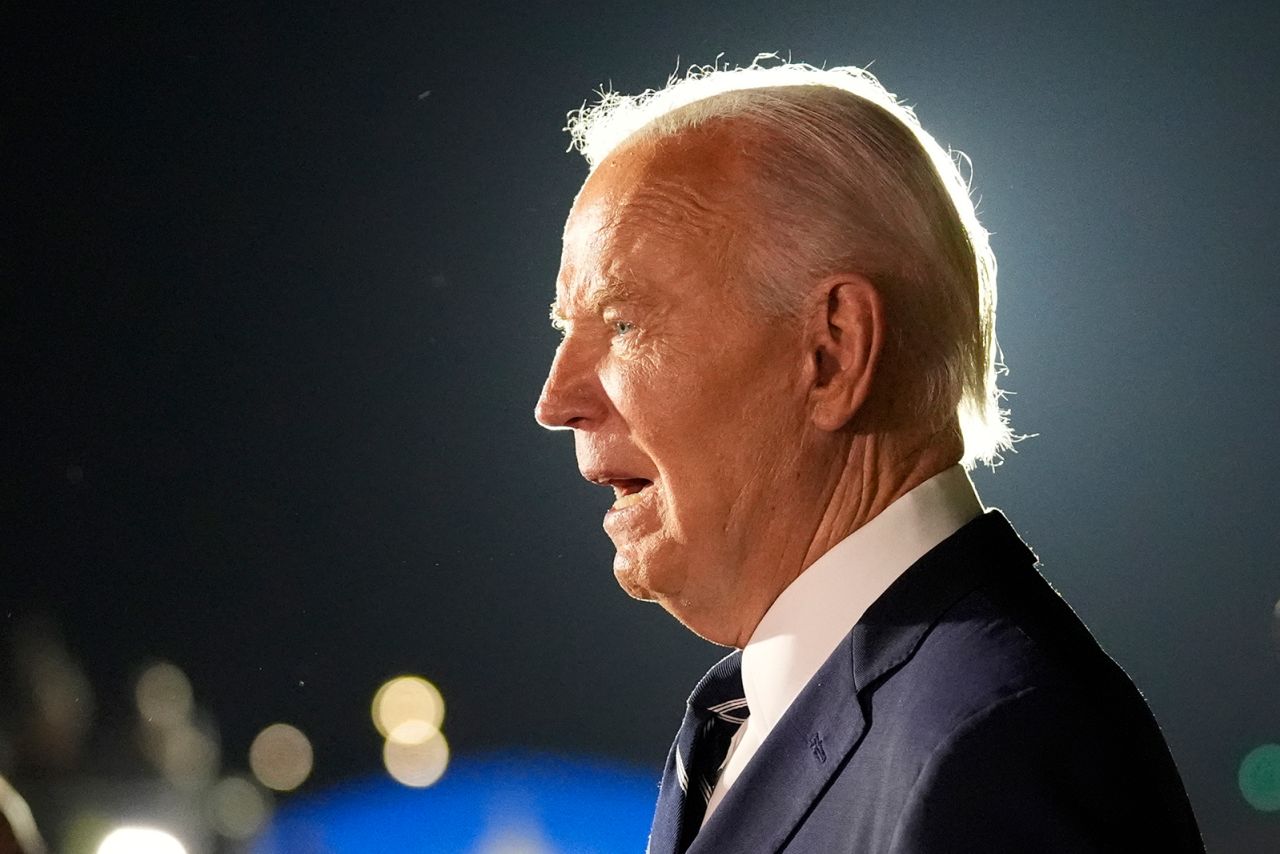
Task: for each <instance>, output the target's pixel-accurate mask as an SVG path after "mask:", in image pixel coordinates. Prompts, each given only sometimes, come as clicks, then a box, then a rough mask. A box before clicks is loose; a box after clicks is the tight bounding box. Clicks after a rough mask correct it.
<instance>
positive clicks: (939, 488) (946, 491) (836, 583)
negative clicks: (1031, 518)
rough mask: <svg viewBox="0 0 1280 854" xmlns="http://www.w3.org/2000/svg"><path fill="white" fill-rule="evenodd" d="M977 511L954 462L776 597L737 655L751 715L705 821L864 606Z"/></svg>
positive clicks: (740, 731) (970, 486) (971, 492)
mask: <svg viewBox="0 0 1280 854" xmlns="http://www.w3.org/2000/svg"><path fill="white" fill-rule="evenodd" d="M982 511H983V507H982V502H981V501H979V500H978V494H977V492H975V491H974V488H973V484H972V483H970V481H969V476H968V475H967V474H966V473H965V470H964V469H963V468H961V467H960V466H958V465H957V466H952V467H951V468H949V469H947V470H946V471H943V472H940V473H939V474H937V475H934V476H933V477H931V478H929V479H928V480H926V481H925V482H924V483H922V484H920V485H919V486H917V487H916V488H915V489H912V490H911V491H910V492H908V493H907V494H906V495H903V496H902V497H901V498H899V499H898V500H897V501H895V502H893V503H892V504H890V505H889V506H888V507H886V508H885V509H884V510H883V511H882V512H881V513H880V515H878V516H876V517H875V518H873V519H872V520H871V521H870V522H868V523H867V524H865V525H863V526H862V527H861V528H859V529H858V530H856V531H854V532H853V533H852V534H850V535H849V536H847V537H845V538H844V539H843V540H841V541H840V542H838V543H836V545H835V546H834V547H833V548H832V549H831V550H830V551H828V552H827V553H826V554H824V555H822V557H820V558H818V559H817V560H816V561H814V563H813V564H812V565H811V566H809V568H808V569H806V570H805V571H804V572H802V573H800V575H799V577H798V578H796V580H795V581H793V582H791V584H790V586H788V587H787V589H786V590H783V591H782V593H781V594H780V595H779V596H778V598H777V599H775V600H774V602H773V604H772V605H771V606H769V610H768V611H766V612H765V615H764V617H763V618H762V619H761V620H760V624H759V625H758V626H756V630H755V631H754V632H753V633H752V635H751V639H750V640H749V641H747V645H746V646H745V647H744V648H743V650H742V686H743V688H744V689H745V691H746V695H747V708H748V709H750V712H751V713H750V715H749V716H748V717H747V721H746V723H744V724H743V725H742V726H741V727H739V728H738V731H737V732H736V733H735V734H734V737H733V741H732V742H731V743H730V745H729V753H728V756H727V757H726V759H725V764H724V766H723V769H724V770H723V771H722V772H721V774H720V779H719V780H718V781H717V782H716V787H715V790H714V791H713V792H712V793H711V800H710V801H709V802H708V804H707V812H706V815H705V816H704V817H703V822H704V823H705V822H706V820H707V819H708V818H710V817H711V813H712V812H714V811H715V809H716V807H717V806H718V805H719V804H720V801H721V800H722V799H723V798H724V795H725V793H726V792H727V791H729V788H730V787H731V786H733V784H734V781H736V780H737V779H738V777H739V775H741V774H742V769H743V768H745V767H746V765H747V763H748V762H750V761H751V757H752V756H754V755H755V753H756V750H758V749H759V747H760V745H761V744H762V743H763V742H764V740H765V738H766V737H768V735H769V733H770V732H771V731H772V730H773V728H774V727H775V726H776V725H777V723H778V721H779V720H781V719H782V716H783V714H784V713H785V712H786V711H787V709H788V708H790V706H791V703H792V702H793V701H794V700H795V698H796V697H797V696H798V695H799V694H800V691H801V690H802V689H803V688H804V686H805V685H807V684H808V682H809V680H810V679H812V678H813V676H814V674H815V673H817V672H818V668H820V667H821V666H822V664H823V662H825V661H826V660H827V659H828V658H830V656H831V653H833V652H834V651H835V649H836V646H837V645H839V643H840V641H841V640H842V639H843V638H844V637H845V635H847V634H849V631H850V630H851V629H852V628H853V626H854V625H855V624H856V623H857V622H858V620H860V619H862V615H863V614H864V613H866V610H867V608H869V607H870V606H871V603H872V602H875V601H876V599H878V598H880V594H882V593H884V591H885V590H886V589H888V587H889V585H890V584H892V583H893V582H894V581H895V580H896V579H897V578H898V576H899V575H901V574H902V573H903V572H905V571H906V570H907V569H908V568H909V567H910V566H911V565H912V564H913V563H915V562H916V561H917V560H919V559H920V558H921V557H923V556H924V555H925V553H926V552H928V551H929V550H931V549H932V548H933V547H934V546H936V545H938V543H940V542H942V541H943V540H945V539H946V538H947V537H949V536H951V535H952V534H954V533H955V532H956V531H958V530H960V529H961V528H962V527H964V526H965V524H967V523H968V522H970V521H972V520H973V519H974V518H975V517H977V516H979V515H981V514H982Z"/></svg>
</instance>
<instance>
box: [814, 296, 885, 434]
mask: <svg viewBox="0 0 1280 854" xmlns="http://www.w3.org/2000/svg"><path fill="white" fill-rule="evenodd" d="M815 297H816V299H815V302H814V309H815V310H814V314H813V316H812V317H811V318H810V319H811V321H812V323H811V325H810V330H811V332H810V350H809V352H810V358H811V359H812V370H813V381H812V385H811V387H810V403H811V412H812V418H813V422H814V425H815V426H817V427H818V428H819V429H821V430H826V431H829V432H834V431H836V430H840V429H842V428H844V427H845V426H846V425H847V424H848V423H849V422H850V421H852V420H853V419H854V417H855V416H856V415H857V414H858V413H859V412H860V411H861V410H863V409H864V408H865V407H866V405H867V401H868V398H869V397H870V395H871V389H872V384H873V381H874V379H875V374H876V368H877V366H878V364H879V360H880V351H881V349H882V346H883V341H884V311H883V303H882V300H881V297H880V292H879V290H878V289H877V288H876V286H875V285H873V284H872V283H871V282H870V281H869V280H867V279H866V277H864V276H860V275H856V274H839V275H835V276H830V277H828V278H827V279H825V280H824V281H823V282H822V283H821V285H820V286H819V288H818V289H817V292H816V294H815Z"/></svg>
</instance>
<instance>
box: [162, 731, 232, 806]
mask: <svg viewBox="0 0 1280 854" xmlns="http://www.w3.org/2000/svg"><path fill="white" fill-rule="evenodd" d="M158 752H159V762H158V765H159V767H160V772H161V773H162V774H164V777H165V779H166V780H168V781H169V782H170V783H173V784H174V785H175V786H177V787H178V788H180V789H186V790H188V791H195V790H199V789H203V788H204V787H205V786H207V785H208V784H209V783H211V782H212V781H213V778H214V777H215V776H217V773H218V766H219V765H220V764H221V758H222V756H221V750H220V748H219V747H218V743H217V742H216V741H215V740H214V738H213V737H212V736H211V735H210V734H208V733H205V732H202V731H201V730H200V729H199V728H198V727H196V726H193V725H192V724H182V725H180V726H176V727H172V728H170V729H167V730H165V732H164V736H163V738H162V739H161V740H160V744H159V751H158Z"/></svg>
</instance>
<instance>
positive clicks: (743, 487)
mask: <svg viewBox="0 0 1280 854" xmlns="http://www.w3.org/2000/svg"><path fill="white" fill-rule="evenodd" d="M727 150H731V149H729V148H727V147H726V146H724V145H723V144H721V145H712V144H708V140H707V139H706V137H705V136H704V137H701V138H699V139H694V140H689V139H687V138H677V139H675V140H667V141H665V142H663V143H661V144H660V145H659V146H657V147H654V146H652V145H633V146H630V147H627V148H624V149H622V150H620V151H618V152H615V153H614V154H612V155H611V156H610V157H609V158H608V159H607V160H606V161H605V162H604V163H603V164H601V165H600V167H599V168H598V169H596V171H595V172H594V173H593V174H592V176H591V177H590V179H589V180H588V181H587V183H586V185H585V186H584V187H583V189H582V192H581V193H580V194H579V196H578V199H577V201H576V203H575V204H574V207H573V210H572V212H571V213H570V215H569V220H568V222H567V224H566V226H565V235H564V253H563V257H562V261H561V267H560V273H559V277H558V279H557V284H556V303H555V313H556V314H557V315H558V316H559V318H560V319H561V323H562V324H563V331H564V340H563V341H562V342H561V344H560V347H559V349H558V350H557V352H556V357H555V360H554V362H553V363H552V366H551V372H550V375H549V376H548V377H547V381H546V385H545V386H544V388H543V390H542V396H541V399H540V400H539V401H538V408H537V417H538V420H539V422H541V423H542V424H543V426H546V427H549V428H569V429H572V430H573V431H574V440H575V449H576V451H577V458H578V467H579V469H580V471H581V472H582V474H583V476H584V477H586V478H588V479H589V480H592V481H596V482H599V483H602V484H607V485H608V486H611V487H612V488H613V490H614V492H615V494H616V496H617V498H616V501H615V503H614V504H613V506H612V508H611V509H610V510H609V511H608V513H607V514H606V516H605V519H604V528H605V531H606V532H607V533H608V535H609V537H610V539H612V541H613V543H614V546H615V547H616V549H617V555H616V557H615V559H614V573H615V575H616V576H617V578H618V581H619V583H620V584H621V585H622V586H623V588H624V589H626V590H627V591H628V592H629V593H630V594H631V595H633V596H635V597H637V598H644V599H656V600H657V601H659V602H660V603H661V604H662V605H663V606H664V607H666V608H667V610H669V611H671V612H672V613H673V614H674V615H675V616H676V617H677V618H679V619H680V620H681V621H682V622H684V623H685V624H686V625H688V626H690V628H692V629H694V631H697V632H698V633H699V634H702V635H703V636H704V637H708V638H710V639H712V640H717V641H719V642H722V643H736V642H739V641H745V638H743V637H740V636H739V634H740V629H739V627H738V626H736V625H730V623H732V622H733V619H734V615H735V614H736V613H737V611H739V610H741V608H742V605H741V600H742V598H743V596H744V595H745V592H746V591H747V590H748V589H749V587H750V584H751V582H752V580H753V576H754V575H758V574H759V572H760V571H761V570H760V569H759V567H758V564H759V563H760V561H767V560H768V559H769V556H770V555H772V554H774V553H775V552H776V550H777V548H778V547H779V544H778V543H777V542H775V541H774V540H776V538H777V537H778V536H779V528H780V526H779V524H778V522H779V519H780V518H781V517H785V516H786V512H787V509H788V508H787V507H786V504H787V500H788V485H789V484H788V482H794V481H795V480H796V479H797V477H798V471H797V468H796V461H797V459H798V456H797V455H798V453H799V450H800V448H799V445H800V444H801V434H802V433H803V431H804V425H803V423H802V422H803V417H802V412H803V392H802V390H801V389H800V388H799V383H797V382H796V378H797V377H798V376H799V374H800V367H801V364H802V362H803V353H802V348H801V346H800V343H799V336H798V335H797V334H796V331H795V330H794V328H792V327H791V326H790V325H788V324H785V323H779V322H776V321H769V320H767V319H766V318H764V317H763V316H762V315H761V314H760V313H759V312H758V311H756V310H754V309H753V307H752V303H751V302H750V299H749V298H748V297H747V296H746V293H747V292H748V291H747V289H748V288H749V287H750V284H751V283H749V282H745V281H743V280H742V278H741V268H740V265H738V264H737V263H736V257H737V256H738V255H739V254H740V249H739V247H741V246H742V245H743V243H744V241H746V240H747V239H749V237H748V234H747V232H746V231H745V230H744V228H743V222H744V217H745V216H746V212H747V211H748V210H749V206H748V203H749V195H748V192H747V190H746V186H748V185H747V183H746V175H745V171H744V170H745V167H744V166H743V165H741V164H740V163H738V162H735V161H734V160H732V159H731V158H730V156H728V155H726V154H725V153H724V152H726V151H727ZM794 533H795V532H792V534H794ZM810 533H812V532H810ZM764 571H765V572H767V570H764ZM767 604H768V603H765V606H767ZM758 616H759V614H756V615H755V617H756V618H758ZM752 625H754V623H752Z"/></svg>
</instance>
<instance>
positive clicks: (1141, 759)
mask: <svg viewBox="0 0 1280 854" xmlns="http://www.w3.org/2000/svg"><path fill="white" fill-rule="evenodd" d="M1035 562H1036V557H1035V555H1033V554H1032V553H1031V551H1030V549H1028V548H1027V547H1026V546H1025V545H1024V544H1023V543H1022V541H1021V540H1020V539H1019V538H1018V535H1017V534H1016V533H1015V532H1014V530H1013V528H1012V527H1011V526H1010V525H1009V523H1008V522H1007V521H1006V520H1005V518H1004V516H1002V515H1001V514H1000V513H999V512H997V511H989V512H987V513H986V514H985V515H983V516H980V517H979V518H977V519H975V520H974V521H972V522H970V523H969V524H968V525H966V526H965V527H963V528H961V529H960V530H959V531H958V532H957V533H955V534H954V535H952V536H951V537H949V538H948V539H946V540H945V541H943V542H942V543H940V544H939V545H938V546H937V547H936V548H934V549H933V550H932V551H930V552H929V553H928V554H926V555H925V556H924V557H923V558H921V559H920V560H919V561H917V562H916V563H915V564H914V565H912V566H911V568H910V569H908V570H907V571H906V573H904V574H903V575H902V576H901V577H900V578H899V579H898V580H897V581H896V582H894V584H893V585H892V586H891V587H890V588H889V589H888V590H887V591H886V592H885V593H884V594H883V595H882V596H881V597H880V598H879V599H878V600H876V602H875V603H874V604H873V605H872V606H871V608H870V609H868V610H867V612H866V613H865V614H864V615H863V617H862V619H860V620H859V621H858V623H857V625H856V626H855V627H854V629H853V631H852V632H851V633H850V634H849V635H848V636H847V637H846V638H845V640H844V641H843V642H842V643H841V645H840V646H839V647H838V648H837V649H836V651H835V653H834V654H832V656H831V657H830V658H829V659H828V660H827V662H826V663H825V664H824V665H823V666H822V668H821V669H820V670H819V671H818V673H817V675H816V676H815V677H814V678H813V680H812V681H811V682H810V683H809V684H808V685H807V686H806V687H805V689H804V691H803V692H802V693H801V694H800V696H799V697H798V698H797V699H796V701H795V703H794V704H793V705H792V706H791V708H790V709H789V710H788V711H787V713H786V714H785V715H784V716H783V718H782V720H781V721H780V722H779V723H778V726H777V727H776V728H775V729H774V730H773V731H772V732H771V733H770V734H769V736H768V738H767V739H765V742H764V743H763V744H762V745H761V747H760V749H759V750H758V751H757V753H756V754H755V756H754V757H753V758H752V759H751V761H750V762H749V763H748V764H747V766H746V768H745V769H744V770H743V772H742V774H741V776H739V777H738V779H737V781H736V782H735V783H734V785H733V788H731V789H730V790H729V792H728V793H727V795H726V796H725V798H724V800H723V801H722V802H721V803H720V805H719V806H718V808H717V809H716V811H715V813H713V814H712V816H711V818H710V819H708V821H707V823H706V825H705V826H704V827H703V828H702V830H701V832H700V833H699V834H698V835H697V837H696V838H695V839H694V841H693V844H692V846H691V847H690V848H689V852H690V854H711V852H732V854H767V852H778V851H786V852H793V854H798V852H813V854H836V852H855V854H878V852H893V854H907V852H948V854H949V853H950V852H983V854H992V852H1072V854H1079V852H1096V851H1117V852H1118V851H1124V852H1148V851H1150V852H1161V854H1171V852H1184V851H1197V852H1198V851H1203V850H1204V848H1203V845H1202V843H1201V841H1200V834H1199V831H1198V829H1197V827H1196V822H1195V818H1194V816H1193V814H1192V811H1191V807H1190V804H1189V803H1188V801H1187V796H1186V792H1185V790H1184V788H1183V785H1182V781H1181V780H1180V778H1179V776H1178V772H1177V769H1176V768H1175V766H1174V763H1173V760H1172V759H1171V757H1170V755H1169V751H1168V748H1167V747H1166V745H1165V742H1164V738H1163V737H1162V736H1161V734H1160V730H1159V728H1158V727H1157V726H1156V722H1155V720H1154V719H1153V718H1152V716H1151V713H1150V711H1149V710H1148V709H1147V706H1146V703H1145V702H1144V701H1143V699H1142V696H1141V695H1140V694H1139V693H1138V691H1137V689H1136V688H1134V686H1133V683H1132V682H1130V681H1129V678H1128V677H1127V676H1126V675H1125V674H1124V672H1123V671H1122V670H1121V669H1120V668H1119V667H1118V666H1117V665H1116V664H1115V662H1113V661H1112V660H1111V659H1110V658H1108V657H1107V655H1106V654H1105V653H1104V652H1103V651H1102V650H1101V649H1100V648H1099V646H1098V644H1097V642H1096V641H1095V640H1094V639H1093V636H1092V635H1091V634H1090V633H1089V631H1088V630H1087V629H1086V628H1085V627H1084V625H1083V624H1082V623H1081V622H1080V621H1079V619H1077V618H1076V616H1075V614H1074V613H1073V612H1072V611H1071V609H1070V608H1069V607H1067V605H1066V603H1065V602H1064V601H1063V600H1062V599H1061V597H1059V596H1058V595H1057V593H1055V592H1054V591H1053V589H1052V588H1050V586H1049V585H1048V583H1047V582H1046V581H1045V580H1044V579H1043V578H1042V577H1041V576H1040V574H1039V573H1038V572H1037V571H1036V569H1035ZM659 835H660V834H655V836H654V838H653V840H652V841H651V842H652V844H653V846H654V847H652V854H669V852H668V851H666V850H663V846H664V845H669V844H670V843H669V842H666V841H664V840H660V839H659V838H658V837H659Z"/></svg>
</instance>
